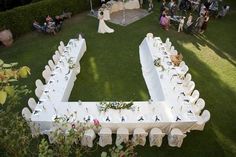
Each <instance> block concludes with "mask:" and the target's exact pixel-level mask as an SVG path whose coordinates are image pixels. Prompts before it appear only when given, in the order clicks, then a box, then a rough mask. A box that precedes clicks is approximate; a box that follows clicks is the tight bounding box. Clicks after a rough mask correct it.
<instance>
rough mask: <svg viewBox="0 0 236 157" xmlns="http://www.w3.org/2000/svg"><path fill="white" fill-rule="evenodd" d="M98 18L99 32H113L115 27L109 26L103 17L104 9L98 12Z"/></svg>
mask: <svg viewBox="0 0 236 157" xmlns="http://www.w3.org/2000/svg"><path fill="white" fill-rule="evenodd" d="M98 19H99V25H98V33H103V34H104V33H113V32H114V29H111V28H110V27H108V26H107V25H106V23H105V21H104V19H103V11H99V12H98Z"/></svg>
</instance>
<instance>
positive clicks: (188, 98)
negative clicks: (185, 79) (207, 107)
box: [182, 89, 200, 104]
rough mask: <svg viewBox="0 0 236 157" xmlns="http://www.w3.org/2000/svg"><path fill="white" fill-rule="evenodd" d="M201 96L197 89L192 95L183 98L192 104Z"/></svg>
mask: <svg viewBox="0 0 236 157" xmlns="http://www.w3.org/2000/svg"><path fill="white" fill-rule="evenodd" d="M199 96H200V93H199V91H198V90H196V89H195V90H194V91H193V93H192V95H191V96H184V97H183V98H182V101H186V102H188V103H190V104H194V103H195V102H196V101H197V100H198V98H199Z"/></svg>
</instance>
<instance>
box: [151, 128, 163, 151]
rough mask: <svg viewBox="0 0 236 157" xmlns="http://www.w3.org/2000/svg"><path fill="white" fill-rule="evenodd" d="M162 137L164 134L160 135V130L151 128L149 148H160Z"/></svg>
mask: <svg viewBox="0 0 236 157" xmlns="http://www.w3.org/2000/svg"><path fill="white" fill-rule="evenodd" d="M164 136H165V134H164V133H162V131H161V129H159V128H153V129H152V130H151V131H150V133H149V143H150V147H152V146H157V147H160V146H161V144H162V138H163V137H164Z"/></svg>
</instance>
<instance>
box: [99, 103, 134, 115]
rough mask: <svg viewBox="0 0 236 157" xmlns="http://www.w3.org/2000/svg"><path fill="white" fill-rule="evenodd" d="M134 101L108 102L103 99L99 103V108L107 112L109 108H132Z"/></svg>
mask: <svg viewBox="0 0 236 157" xmlns="http://www.w3.org/2000/svg"><path fill="white" fill-rule="evenodd" d="M132 105H133V102H132V101H130V102H128V103H126V102H122V101H120V102H119V101H115V102H106V101H102V102H100V104H99V105H98V110H99V111H100V112H101V111H104V112H106V111H107V110H108V109H114V110H120V109H131V107H132Z"/></svg>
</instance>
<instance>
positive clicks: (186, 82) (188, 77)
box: [183, 73, 192, 86]
mask: <svg viewBox="0 0 236 157" xmlns="http://www.w3.org/2000/svg"><path fill="white" fill-rule="evenodd" d="M191 80H192V75H191V74H190V73H187V74H186V75H185V78H184V80H183V86H187V85H188V83H189V82H190V81H191Z"/></svg>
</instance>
